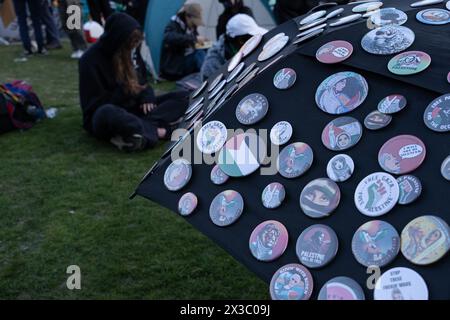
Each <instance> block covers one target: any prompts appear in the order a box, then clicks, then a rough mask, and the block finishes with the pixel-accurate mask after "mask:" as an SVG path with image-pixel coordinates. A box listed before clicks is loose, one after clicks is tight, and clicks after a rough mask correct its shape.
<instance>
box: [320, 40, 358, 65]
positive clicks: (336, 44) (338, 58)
mask: <svg viewBox="0 0 450 320" xmlns="http://www.w3.org/2000/svg"><path fill="white" fill-rule="evenodd" d="M352 53H353V46H352V44H351V43H350V42H347V41H342V40H336V41H331V42H328V43H326V44H324V45H323V46H321V47H320V48H319V50H317V52H316V59H317V60H319V61H320V62H322V63H326V64H332V63H339V62H342V61H344V60H347V59H348V58H350V56H351V55H352Z"/></svg>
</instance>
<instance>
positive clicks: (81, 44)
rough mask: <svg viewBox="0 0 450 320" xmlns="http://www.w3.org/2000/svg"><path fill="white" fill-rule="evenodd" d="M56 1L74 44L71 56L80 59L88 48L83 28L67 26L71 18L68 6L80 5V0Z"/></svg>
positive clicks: (63, 22)
mask: <svg viewBox="0 0 450 320" xmlns="http://www.w3.org/2000/svg"><path fill="white" fill-rule="evenodd" d="M55 2H56V3H57V4H58V11H59V17H60V19H61V24H62V26H63V29H64V31H65V32H66V34H67V36H68V37H69V39H70V44H71V45H72V50H73V52H72V54H71V55H70V57H71V58H72V59H80V58H81V56H82V55H83V53H84V52H85V51H86V49H87V45H86V41H85V40H84V37H83V32H82V31H81V29H69V28H68V27H67V20H68V19H69V16H68V14H67V7H69V6H72V5H75V6H78V7H80V6H81V4H80V0H55Z"/></svg>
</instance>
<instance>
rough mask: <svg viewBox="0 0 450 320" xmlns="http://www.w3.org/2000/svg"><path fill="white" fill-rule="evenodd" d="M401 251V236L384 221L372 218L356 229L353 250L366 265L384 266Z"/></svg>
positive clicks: (359, 260) (356, 256)
mask: <svg viewBox="0 0 450 320" xmlns="http://www.w3.org/2000/svg"><path fill="white" fill-rule="evenodd" d="M399 251H400V236H399V235H398V232H397V230H395V228H394V227H393V226H392V225H391V224H389V223H387V222H384V221H381V220H372V221H369V222H366V223H364V224H363V225H362V226H360V227H359V228H358V230H356V232H355V234H354V235H353V239H352V252H353V255H354V256H355V258H356V261H358V262H359V263H360V264H362V265H363V266H365V267H369V266H377V267H380V268H381V267H384V266H386V265H388V264H389V263H391V262H392V261H393V260H394V259H395V258H396V257H397V255H398V253H399Z"/></svg>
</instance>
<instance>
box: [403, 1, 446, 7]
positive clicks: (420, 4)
mask: <svg viewBox="0 0 450 320" xmlns="http://www.w3.org/2000/svg"><path fill="white" fill-rule="evenodd" d="M442 2H444V0H421V1H416V2H413V3H411V7H412V8H418V7H423V6H429V5H432V4H437V3H442Z"/></svg>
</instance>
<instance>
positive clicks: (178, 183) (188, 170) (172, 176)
mask: <svg viewBox="0 0 450 320" xmlns="http://www.w3.org/2000/svg"><path fill="white" fill-rule="evenodd" d="M191 176H192V167H191V164H190V163H189V162H188V161H187V160H185V159H177V160H175V161H173V162H172V163H171V164H170V165H169V166H168V167H167V169H166V171H165V173H164V185H165V186H166V188H167V189H168V190H169V191H178V190H180V189H182V188H183V187H184V186H185V185H187V183H188V182H189V180H190V179H191Z"/></svg>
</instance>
